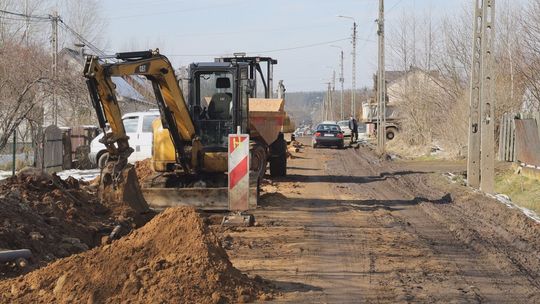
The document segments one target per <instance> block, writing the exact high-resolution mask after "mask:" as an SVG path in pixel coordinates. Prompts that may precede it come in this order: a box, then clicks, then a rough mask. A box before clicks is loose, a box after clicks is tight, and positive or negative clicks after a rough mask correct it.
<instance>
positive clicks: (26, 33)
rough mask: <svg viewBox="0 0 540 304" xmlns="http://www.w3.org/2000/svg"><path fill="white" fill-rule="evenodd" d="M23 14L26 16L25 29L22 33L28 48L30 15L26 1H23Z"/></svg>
mask: <svg viewBox="0 0 540 304" xmlns="http://www.w3.org/2000/svg"><path fill="white" fill-rule="evenodd" d="M24 14H25V15H26V20H25V23H26V29H25V31H24V40H25V42H26V47H28V35H29V34H30V16H29V15H30V14H29V13H28V0H24Z"/></svg>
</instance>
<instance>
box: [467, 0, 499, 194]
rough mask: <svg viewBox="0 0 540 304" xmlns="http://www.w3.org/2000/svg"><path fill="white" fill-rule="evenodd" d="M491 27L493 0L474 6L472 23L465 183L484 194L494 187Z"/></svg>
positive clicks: (493, 100) (493, 99) (492, 37)
mask: <svg viewBox="0 0 540 304" xmlns="http://www.w3.org/2000/svg"><path fill="white" fill-rule="evenodd" d="M475 3H476V2H475ZM494 24H495V0H484V1H480V2H479V3H477V4H476V5H475V14H474V24H473V26H474V28H473V30H474V33H473V39H474V40H473V58H472V69H471V86H470V94H471V95H470V107H469V147H468V159H467V184H468V185H469V186H471V187H473V188H479V189H480V190H482V191H484V192H487V193H493V192H494V184H495V169H494V166H495V158H494V154H495V127H494V124H495V120H494V112H495V94H494V81H495V79H494V75H493V40H494V39H495V28H494Z"/></svg>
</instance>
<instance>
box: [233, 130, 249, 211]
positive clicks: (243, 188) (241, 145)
mask: <svg viewBox="0 0 540 304" xmlns="http://www.w3.org/2000/svg"><path fill="white" fill-rule="evenodd" d="M228 158H229V172H228V173H229V210H230V211H246V210H248V207H249V203H248V202H249V135H247V134H229V157H228Z"/></svg>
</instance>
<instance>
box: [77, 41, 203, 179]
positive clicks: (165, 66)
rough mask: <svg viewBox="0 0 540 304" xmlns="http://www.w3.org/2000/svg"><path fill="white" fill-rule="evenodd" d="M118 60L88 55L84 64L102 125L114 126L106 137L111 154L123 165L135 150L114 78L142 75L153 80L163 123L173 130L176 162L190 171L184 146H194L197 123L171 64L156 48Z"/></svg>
mask: <svg viewBox="0 0 540 304" xmlns="http://www.w3.org/2000/svg"><path fill="white" fill-rule="evenodd" d="M116 59H119V60H121V61H120V62H117V63H102V62H101V60H100V58H99V57H96V56H89V57H87V58H86V64H85V67H84V76H85V77H86V78H87V86H88V90H89V92H90V96H91V99H92V104H93V107H94V109H95V110H96V114H97V116H98V121H99V124H100V127H101V128H103V129H104V128H105V124H106V122H108V123H109V125H110V128H111V132H110V133H107V134H105V136H104V137H103V143H104V144H105V146H106V147H107V150H108V152H109V157H112V158H113V159H115V160H116V161H117V163H118V164H119V166H120V167H122V166H125V164H126V163H127V158H128V157H129V155H130V154H131V153H132V152H133V149H132V148H131V147H129V143H128V137H127V135H126V132H125V129H124V125H123V122H122V115H121V110H120V107H119V104H118V100H117V98H116V93H115V87H116V85H115V84H114V82H113V81H112V79H111V77H113V76H119V77H126V76H129V75H141V76H145V77H146V78H147V79H148V80H150V81H151V82H152V86H153V89H154V94H155V97H156V101H157V104H158V107H159V110H160V114H161V122H162V125H163V128H165V129H168V130H169V132H170V135H171V140H172V143H173V145H174V148H175V152H176V158H177V163H179V164H180V165H181V166H182V168H183V170H184V172H190V162H189V161H188V155H189V153H188V152H186V149H185V148H186V146H189V145H191V144H192V141H193V139H194V138H195V126H194V124H193V121H192V119H191V116H190V113H189V110H188V108H187V105H186V102H185V100H184V95H183V94H182V90H181V89H180V86H179V85H178V81H177V79H176V76H175V74H174V69H173V67H172V65H171V63H170V62H169V60H168V59H167V58H166V57H165V56H163V55H160V54H159V52H158V51H157V50H156V51H144V52H128V53H118V54H116ZM115 144H116V145H115ZM119 169H120V168H119Z"/></svg>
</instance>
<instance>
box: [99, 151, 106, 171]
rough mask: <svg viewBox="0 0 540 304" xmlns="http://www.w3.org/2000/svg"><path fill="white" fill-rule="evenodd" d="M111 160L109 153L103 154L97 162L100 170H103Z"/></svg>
mask: <svg viewBox="0 0 540 304" xmlns="http://www.w3.org/2000/svg"><path fill="white" fill-rule="evenodd" d="M108 160H109V152H104V153H102V154H101V155H100V156H99V158H98V161H97V165H98V169H103V168H104V167H105V165H106V164H107V161H108Z"/></svg>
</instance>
